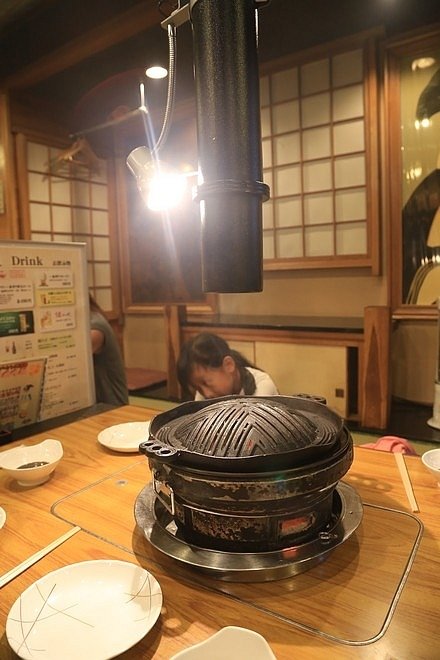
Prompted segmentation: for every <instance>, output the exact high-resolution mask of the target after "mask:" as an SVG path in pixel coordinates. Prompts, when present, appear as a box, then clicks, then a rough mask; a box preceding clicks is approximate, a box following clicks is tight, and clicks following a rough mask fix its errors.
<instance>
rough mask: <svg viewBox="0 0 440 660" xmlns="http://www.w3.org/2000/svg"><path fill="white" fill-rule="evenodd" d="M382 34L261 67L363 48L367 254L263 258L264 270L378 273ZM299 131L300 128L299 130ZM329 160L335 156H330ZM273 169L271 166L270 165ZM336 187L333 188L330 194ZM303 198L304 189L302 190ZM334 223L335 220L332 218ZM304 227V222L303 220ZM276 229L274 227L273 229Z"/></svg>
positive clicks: (277, 68)
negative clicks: (379, 51) (379, 52)
mask: <svg viewBox="0 0 440 660" xmlns="http://www.w3.org/2000/svg"><path fill="white" fill-rule="evenodd" d="M380 36H382V30H381V29H375V30H369V31H367V32H362V33H360V34H358V35H355V36H352V37H349V38H345V39H340V40H338V41H335V42H331V43H329V44H325V45H320V46H318V47H314V48H311V49H308V50H307V51H302V52H301V53H296V54H294V55H289V56H286V57H284V58H281V59H279V60H276V61H272V62H269V63H267V64H264V65H262V66H261V67H260V70H261V74H262V75H267V74H273V73H277V72H281V71H283V70H286V69H288V68H291V67H293V66H301V65H304V64H307V63H313V62H314V61H318V60H319V59H322V58H323V57H326V58H329V57H333V56H335V55H338V54H343V53H344V52H347V51H350V50H354V49H363V53H364V79H363V90H364V122H365V160H366V184H365V190H366V204H367V214H366V216H367V217H366V228H367V253H366V254H365V255H336V254H333V255H329V256H322V257H321V256H319V257H310V256H309V257H307V256H302V257H292V258H274V259H265V260H264V270H265V271H283V270H306V269H320V268H353V267H359V268H368V269H369V271H370V272H371V274H372V275H379V274H380V273H381V260H380V231H379V226H380V204H379V198H380V189H379V175H378V172H379V165H378V163H379V146H378V145H379V141H378V132H379V131H378V76H377V62H376V60H377V57H376V51H377V41H378V38H379V37H380ZM300 132H301V129H300ZM330 158H331V159H332V160H333V159H334V156H333V155H332V156H331V157H330ZM272 169H273V165H272ZM335 190H337V189H336V188H335V187H333V188H332V193H334V191H335ZM301 199H302V200H303V199H304V192H303V191H302V192H301ZM333 223H334V225H336V223H335V221H333ZM302 226H303V227H304V221H303V222H302ZM274 230H275V232H276V228H274Z"/></svg>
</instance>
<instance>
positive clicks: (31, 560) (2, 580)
mask: <svg viewBox="0 0 440 660" xmlns="http://www.w3.org/2000/svg"><path fill="white" fill-rule="evenodd" d="M80 529H81V527H72V529H69V531H68V532H66V533H65V534H63V535H62V536H59V537H58V538H57V539H55V541H52V543H49V545H46V547H44V548H42V549H41V550H38V552H35V553H34V554H33V555H31V556H30V557H28V558H27V559H25V560H24V561H22V562H21V564H18V565H17V566H15V568H11V570H9V571H8V572H7V573H5V574H4V575H2V576H1V577H0V588H1V587H3V586H4V585H5V584H7V583H8V582H10V581H11V580H13V579H14V578H15V577H17V575H20V573H23V571H25V570H26V569H28V568H29V567H30V566H32V565H33V564H35V563H36V562H37V561H39V560H40V559H42V558H43V557H45V556H46V555H48V554H49V552H52V550H55V548H57V547H58V546H59V545H61V544H62V543H64V541H67V539H70V537H71V536H73V535H74V534H76V533H77V532H79V531H80Z"/></svg>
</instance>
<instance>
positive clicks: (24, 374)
mask: <svg viewBox="0 0 440 660" xmlns="http://www.w3.org/2000/svg"><path fill="white" fill-rule="evenodd" d="M88 295H89V294H88V286H87V259H86V245H85V244H84V243H37V242H31V241H3V242H0V431H6V432H7V431H11V430H13V429H15V428H18V427H22V426H25V425H27V424H32V423H35V422H39V421H43V420H46V419H51V418H53V417H58V416H60V415H64V414H66V413H69V412H74V411H76V410H81V409H82V408H86V407H88V406H90V405H93V404H94V403H95V388H94V380H93V361H92V348H91V341H90V318H89V298H88Z"/></svg>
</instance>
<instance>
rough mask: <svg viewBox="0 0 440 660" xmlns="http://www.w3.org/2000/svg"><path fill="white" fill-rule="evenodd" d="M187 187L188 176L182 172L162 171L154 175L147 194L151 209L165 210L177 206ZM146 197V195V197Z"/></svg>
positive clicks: (148, 204)
mask: <svg viewBox="0 0 440 660" xmlns="http://www.w3.org/2000/svg"><path fill="white" fill-rule="evenodd" d="M185 188H186V177H185V176H184V175H182V174H177V173H176V174H174V173H168V174H167V173H161V174H157V175H156V176H154V177H153V178H152V179H151V181H150V182H149V185H148V191H147V195H146V202H147V206H148V208H149V209H150V211H165V210H167V209H172V208H175V207H176V206H177V205H178V204H179V202H180V201H181V199H182V197H183V194H184V192H185ZM144 199H145V197H144Z"/></svg>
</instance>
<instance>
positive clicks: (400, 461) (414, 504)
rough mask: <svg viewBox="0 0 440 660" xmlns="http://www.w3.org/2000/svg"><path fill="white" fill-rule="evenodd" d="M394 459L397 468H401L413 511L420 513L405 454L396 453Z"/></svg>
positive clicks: (401, 474)
mask: <svg viewBox="0 0 440 660" xmlns="http://www.w3.org/2000/svg"><path fill="white" fill-rule="evenodd" d="M394 458H395V459H396V463H397V467H398V468H399V472H400V476H401V477H402V481H403V485H404V487H405V492H406V496H407V498H408V501H409V504H410V507H411V511H419V505H418V504H417V500H416V498H415V495H414V491H413V487H412V484H411V479H410V478H409V474H408V468H407V467H406V463H405V459H404V457H403V454H401V453H400V452H394Z"/></svg>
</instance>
